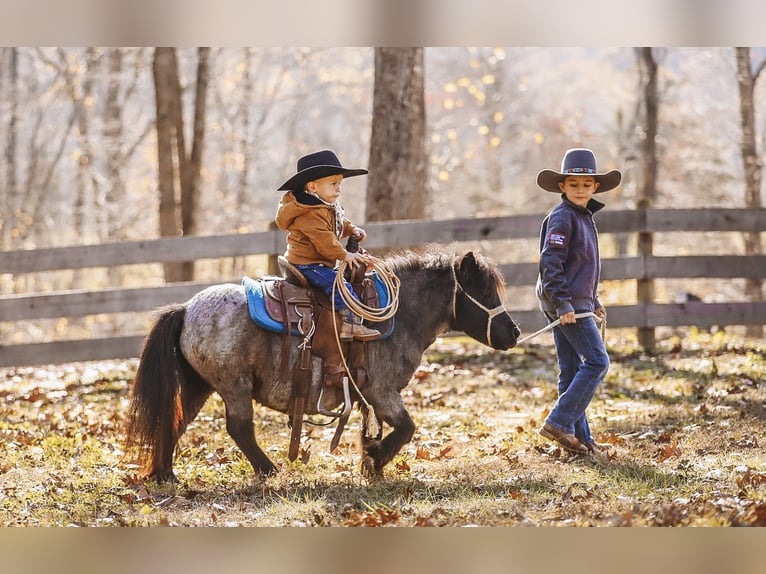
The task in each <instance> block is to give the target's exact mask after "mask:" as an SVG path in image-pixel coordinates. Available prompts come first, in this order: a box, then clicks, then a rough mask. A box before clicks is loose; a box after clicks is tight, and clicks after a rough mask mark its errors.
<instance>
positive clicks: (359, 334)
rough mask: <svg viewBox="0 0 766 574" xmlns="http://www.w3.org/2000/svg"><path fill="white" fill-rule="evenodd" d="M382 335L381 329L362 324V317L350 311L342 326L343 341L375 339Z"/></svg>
mask: <svg viewBox="0 0 766 574" xmlns="http://www.w3.org/2000/svg"><path fill="white" fill-rule="evenodd" d="M378 337H380V331H377V330H375V329H370V328H369V327H365V326H364V325H362V318H361V317H357V316H356V315H354V314H353V313H352V312H351V311H349V312H348V313H347V314H346V316H345V317H344V318H343V323H342V324H341V326H340V340H341V341H350V340H352V339H353V340H355V341H373V340H375V339H377V338H378Z"/></svg>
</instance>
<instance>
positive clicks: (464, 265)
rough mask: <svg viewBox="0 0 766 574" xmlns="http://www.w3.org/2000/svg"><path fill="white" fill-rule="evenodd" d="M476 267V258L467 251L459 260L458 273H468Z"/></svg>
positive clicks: (471, 252)
mask: <svg viewBox="0 0 766 574" xmlns="http://www.w3.org/2000/svg"><path fill="white" fill-rule="evenodd" d="M476 267H478V263H476V256H475V255H474V254H473V251H469V252H468V253H466V254H465V255H463V257H461V259H460V271H461V272H464V271H469V270H471V269H476Z"/></svg>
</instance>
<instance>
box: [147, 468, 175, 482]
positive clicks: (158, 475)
mask: <svg viewBox="0 0 766 574" xmlns="http://www.w3.org/2000/svg"><path fill="white" fill-rule="evenodd" d="M144 480H146V481H147V482H156V483H158V484H163V483H165V484H178V479H177V478H176V475H175V474H174V473H173V471H172V470H171V471H170V472H153V473H151V474H149V475H147V476H146V477H145V478H144Z"/></svg>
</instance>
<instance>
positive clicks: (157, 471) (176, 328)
mask: <svg viewBox="0 0 766 574" xmlns="http://www.w3.org/2000/svg"><path fill="white" fill-rule="evenodd" d="M185 316H186V306H185V305H183V304H171V305H167V306H165V307H163V308H161V309H160V310H159V314H158V317H157V320H156V321H155V323H154V325H153V326H152V328H151V330H150V331H149V333H148V334H147V336H146V338H145V339H144V342H143V344H142V348H141V357H140V360H139V364H138V369H137V371H136V377H135V379H134V381H133V386H132V393H131V403H130V409H129V413H128V423H127V432H126V435H127V440H126V444H127V448H129V449H130V448H138V460H137V462H138V464H139V465H140V466H141V474H142V475H143V476H145V477H149V476H151V477H153V478H156V479H158V480H162V479H166V478H170V477H172V460H173V449H174V448H175V443H176V441H177V439H178V432H179V429H180V427H181V424H182V421H183V417H184V413H183V408H182V390H183V386H185V385H186V384H187V377H190V378H192V379H194V377H196V379H198V380H201V378H200V377H199V375H198V374H197V373H196V372H194V370H193V369H192V368H191V366H190V365H189V364H188V363H187V361H186V359H185V357H184V356H183V354H182V353H181V348H180V344H179V342H180V337H181V329H182V328H183V326H184V318H185ZM192 382H195V383H196V382H197V380H193V381H192Z"/></svg>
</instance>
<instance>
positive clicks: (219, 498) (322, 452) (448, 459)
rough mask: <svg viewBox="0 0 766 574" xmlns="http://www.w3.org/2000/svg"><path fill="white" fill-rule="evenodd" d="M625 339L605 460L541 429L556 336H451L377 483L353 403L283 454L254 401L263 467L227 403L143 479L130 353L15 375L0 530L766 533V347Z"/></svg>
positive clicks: (3, 413)
mask: <svg viewBox="0 0 766 574" xmlns="http://www.w3.org/2000/svg"><path fill="white" fill-rule="evenodd" d="M616 333H618V332H616ZM618 337H621V336H620V335H615V334H610V338H609V339H608V343H609V350H610V356H611V357H612V367H611V369H610V372H609V374H608V376H607V380H606V381H605V384H604V385H603V386H602V387H601V388H600V389H599V391H598V393H597V396H596V398H595V399H594V401H593V403H592V404H591V407H590V419H591V426H592V428H593V430H594V433H595V434H596V437H597V439H598V440H600V441H601V442H608V443H610V444H612V445H613V447H612V449H611V451H610V454H609V457H608V460H604V459H601V460H597V459H594V458H591V457H582V456H575V457H571V456H568V455H567V454H566V453H564V452H562V451H561V450H560V449H559V448H557V447H556V446H555V445H553V444H551V443H549V442H548V441H546V440H545V439H543V438H542V437H540V436H539V435H538V433H537V431H538V429H539V427H540V425H541V423H542V421H543V420H544V418H545V414H546V413H547V410H548V409H549V408H550V406H551V405H552V403H553V401H554V400H555V394H556V391H555V373H556V366H555V365H556V361H555V353H554V350H553V347H552V345H551V344H550V341H549V340H546V339H545V338H544V337H543V338H541V339H539V340H538V342H537V344H534V345H528V346H525V347H523V348H519V349H513V350H511V351H507V352H496V351H492V350H489V349H487V348H485V347H482V346H481V345H479V344H476V343H473V342H471V341H469V340H467V339H462V338H461V339H443V340H440V341H438V342H437V343H436V344H435V345H434V346H433V347H432V348H431V349H429V351H428V352H427V354H426V356H425V357H424V360H423V363H422V365H421V368H420V369H419V370H418V372H417V373H416V377H415V379H414V380H413V381H412V383H411V384H410V386H409V387H408V388H407V389H406V390H405V395H404V398H405V403H406V404H407V406H408V408H409V410H410V412H411V413H412V415H413V418H414V419H415V422H416V424H417V427H418V429H417V431H416V434H415V436H414V438H413V441H412V442H411V443H410V444H409V445H407V446H406V447H405V448H404V449H403V451H402V452H401V453H400V455H399V456H398V457H397V458H396V459H395V460H394V461H393V463H391V464H390V465H389V466H388V467H387V468H386V472H385V478H384V479H383V480H379V481H376V482H372V483H370V482H368V481H366V480H364V479H363V478H362V477H361V475H360V473H359V469H358V466H359V452H358V449H357V445H356V439H357V435H358V432H359V427H358V425H359V415H358V413H354V415H353V416H352V418H351V423H350V424H349V427H348V428H347V430H346V432H345V434H344V435H343V439H342V441H341V444H340V447H339V448H338V449H337V450H336V451H335V452H334V453H329V452H327V451H328V445H329V443H330V439H331V437H332V434H333V432H334V427H333V426H312V425H305V426H304V438H303V443H302V444H303V450H302V452H301V457H299V460H297V461H295V462H294V463H290V462H289V461H288V460H287V458H286V454H287V452H286V449H287V444H288V428H287V424H286V423H287V417H286V416H285V415H283V414H280V413H276V412H273V411H270V410H267V409H263V408H260V407H256V421H255V422H256V433H257V437H258V439H259V442H260V443H261V445H262V446H263V447H264V449H265V450H266V452H267V453H268V455H269V456H270V457H271V458H272V460H274V461H275V463H276V464H277V465H278V466H279V468H280V471H279V473H278V474H277V475H276V476H274V477H270V478H268V479H266V480H262V479H260V478H257V477H254V475H253V473H252V469H251V468H250V465H249V464H248V463H247V461H246V460H245V459H244V457H243V456H242V455H241V454H240V452H239V450H238V449H237V448H236V447H235V446H234V444H233V441H231V439H230V438H229V437H228V435H226V432H225V429H224V422H223V417H222V412H223V405H222V403H221V401H220V400H219V399H217V398H216V397H214V398H213V399H211V400H210V401H209V402H208V404H207V405H206V406H205V408H204V409H203V411H202V412H201V414H200V416H199V417H198V418H197V419H196V420H195V422H194V423H193V424H192V425H191V426H190V428H189V430H188V432H187V434H186V435H185V436H184V437H183V439H182V440H181V443H180V445H179V449H178V452H177V458H176V463H175V471H176V474H177V476H178V478H179V481H180V482H179V483H178V484H176V485H158V484H156V483H142V482H140V481H138V480H136V472H137V469H136V468H135V467H134V466H133V465H131V464H130V458H129V457H127V456H126V454H125V453H124V452H123V444H122V441H123V433H122V429H123V424H124V420H125V415H126V412H127V406H128V392H129V382H130V379H131V377H132V376H133V374H134V372H135V368H136V362H135V361H127V362H101V363H79V364H70V365H64V366H55V367H49V368H18V369H3V370H0V437H1V438H2V440H1V441H0V525H3V526H8V525H29V526H47V525H57V526H67V525H80V526H145V525H179V526H203V525H204V526H466V525H483V526H506V525H507V526H535V525H540V526H549V525H571V526H590V525H598V526H644V525H646V526H685V525H710V526H719V525H720V526H724V525H759V526H766V457H765V456H764V451H765V450H766V433H765V432H764V422H766V383H765V382H764V381H766V358H764V350H766V345H764V344H763V343H760V342H754V341H748V342H744V341H742V340H737V339H733V338H727V337H725V336H724V335H723V334H720V333H719V334H717V335H715V336H711V335H707V334H699V333H691V334H690V335H687V336H686V337H685V338H683V339H680V338H678V337H675V338H673V339H670V340H668V341H666V342H664V343H662V344H661V345H660V348H659V349H658V352H657V353H656V354H653V355H648V354H645V353H642V352H640V351H638V350H637V348H636V347H635V346H634V345H633V343H631V341H630V340H629V339H624V340H623V339H621V338H618ZM316 422H324V420H323V419H317V420H316Z"/></svg>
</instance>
